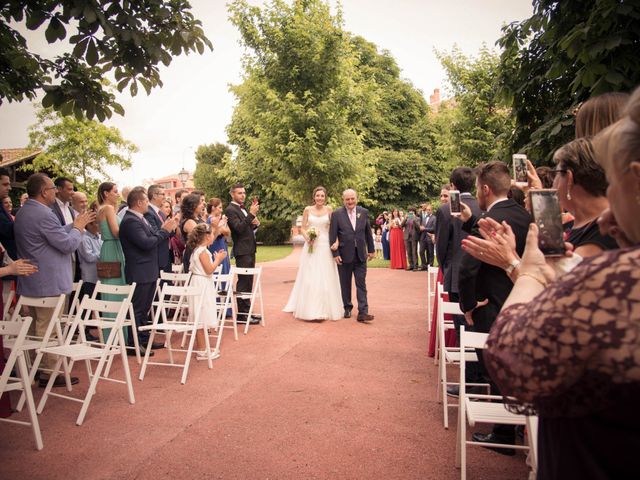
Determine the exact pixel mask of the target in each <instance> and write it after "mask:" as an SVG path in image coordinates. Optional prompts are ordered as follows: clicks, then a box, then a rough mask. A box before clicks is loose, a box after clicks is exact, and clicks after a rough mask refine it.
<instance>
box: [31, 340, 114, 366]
mask: <svg viewBox="0 0 640 480" xmlns="http://www.w3.org/2000/svg"><path fill="white" fill-rule="evenodd" d="M41 351H42V353H51V354H53V355H62V356H64V357H66V358H69V359H71V360H72V361H74V362H77V361H80V360H89V359H91V358H100V357H101V356H102V355H103V352H104V348H102V347H94V346H92V345H89V344H86V343H85V344H82V343H77V344H71V345H60V346H57V347H47V348H43V349H42V350H41ZM118 353H120V349H119V348H117V347H113V348H111V350H110V351H109V352H106V355H117V354H118Z"/></svg>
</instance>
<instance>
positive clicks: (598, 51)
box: [498, 0, 640, 162]
mask: <svg viewBox="0 0 640 480" xmlns="http://www.w3.org/2000/svg"><path fill="white" fill-rule="evenodd" d="M533 7H534V13H533V15H532V16H531V17H530V18H528V19H526V20H524V21H522V22H516V23H512V24H510V25H508V26H506V27H505V28H503V35H502V37H501V38H500V39H499V40H498V44H499V45H500V46H501V47H502V48H503V49H504V51H503V53H502V57H501V73H500V84H501V91H502V93H503V95H504V96H505V98H506V99H507V101H508V102H509V105H510V106H511V107H512V108H513V114H514V117H515V130H514V132H513V135H512V136H511V137H510V139H509V143H510V144H511V145H512V150H513V151H516V150H524V151H526V152H527V153H528V155H529V157H531V158H533V159H534V160H535V159H537V160H539V161H541V162H543V161H549V160H550V158H551V155H552V154H553V152H554V151H555V150H556V149H557V148H558V147H560V146H561V145H562V144H564V143H566V142H567V141H569V140H571V139H572V138H573V137H574V128H575V127H574V125H575V122H574V116H573V112H574V110H575V108H576V107H577V106H578V105H579V104H580V102H583V101H585V100H587V99H588V98H589V97H591V96H593V95H598V94H601V93H605V92H610V91H629V90H631V89H633V88H634V87H635V86H636V85H638V84H639V83H640V57H638V48H640V4H639V3H638V2H622V1H620V0H586V1H583V0H563V1H562V2H557V1H551V0H535V1H534V2H533Z"/></svg>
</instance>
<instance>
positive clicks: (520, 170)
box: [512, 153, 529, 187]
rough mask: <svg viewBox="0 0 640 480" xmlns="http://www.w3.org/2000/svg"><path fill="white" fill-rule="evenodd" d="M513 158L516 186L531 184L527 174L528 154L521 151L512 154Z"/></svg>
mask: <svg viewBox="0 0 640 480" xmlns="http://www.w3.org/2000/svg"><path fill="white" fill-rule="evenodd" d="M512 159H513V179H514V180H515V183H516V187H526V186H527V185H528V184H529V177H528V176H527V156H526V155H523V154H521V153H516V154H514V155H512Z"/></svg>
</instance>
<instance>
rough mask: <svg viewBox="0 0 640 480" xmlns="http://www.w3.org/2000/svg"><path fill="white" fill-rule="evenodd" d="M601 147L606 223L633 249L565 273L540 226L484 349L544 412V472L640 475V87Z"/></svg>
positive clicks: (505, 383)
mask: <svg viewBox="0 0 640 480" xmlns="http://www.w3.org/2000/svg"><path fill="white" fill-rule="evenodd" d="M594 147H595V159H596V161H597V162H598V163H599V164H600V165H602V167H603V168H604V170H605V172H606V175H607V178H608V180H609V188H608V190H607V198H608V200H609V204H610V208H609V210H608V211H607V215H606V216H605V217H603V220H602V228H603V229H605V231H607V232H608V233H609V234H610V235H611V236H613V237H615V238H616V240H617V241H618V244H620V245H621V246H623V247H624V248H622V249H618V250H612V251H608V252H604V253H602V254H600V255H597V256H594V257H591V258H588V259H586V260H584V261H583V262H582V263H580V264H579V265H578V266H577V267H575V269H573V270H572V271H571V272H569V273H567V274H565V275H563V276H562V277H561V278H559V279H557V278H556V275H555V270H554V269H553V268H551V267H550V265H549V264H548V263H547V262H546V259H545V257H544V256H543V254H542V253H541V252H540V250H539V249H538V242H537V235H538V230H537V228H536V226H535V225H532V226H531V227H530V229H529V235H528V237H527V246H526V250H525V252H524V255H523V258H522V263H521V265H520V275H519V276H518V277H517V279H516V281H515V285H514V287H513V290H512V291H511V294H510V295H509V298H508V299H507V301H506V302H505V305H504V308H503V310H502V312H501V313H500V315H499V316H498V318H497V320H496V322H495V324H494V325H493V328H492V330H491V333H490V335H489V339H488V342H487V347H488V348H487V350H486V351H485V354H484V359H485V362H486V365H487V369H488V370H489V372H490V374H491V376H492V378H493V379H494V381H495V382H496V383H497V384H498V385H499V386H500V389H501V391H502V393H503V394H504V395H510V396H513V397H515V398H516V400H517V401H518V402H519V403H520V404H522V405H524V406H525V407H530V408H531V409H534V410H535V412H536V413H537V414H538V418H539V432H538V435H539V441H538V478H539V479H544V480H550V479H566V478H640V466H639V464H638V463H636V462H634V461H631V460H630V459H633V458H634V455H635V454H636V452H637V448H638V447H640V443H639V442H640V440H639V439H640V437H639V436H638V429H639V428H640V425H639V421H638V413H637V398H638V396H639V395H640V373H639V372H640V361H639V360H638V354H637V352H638V351H640V332H639V327H638V326H639V325H640V315H639V313H638V312H640V269H638V264H639V263H640V248H639V246H640V218H639V217H638V207H639V202H638V199H640V156H639V152H640V91H639V90H636V91H635V92H634V94H633V95H632V97H631V99H630V100H629V104H628V107H627V110H626V114H625V115H624V116H623V117H622V119H621V120H619V121H618V122H616V123H615V124H614V125H613V126H611V127H609V128H607V129H605V130H604V131H602V132H601V133H600V134H599V135H598V136H597V137H596V138H595V139H594ZM514 408H515V407H514Z"/></svg>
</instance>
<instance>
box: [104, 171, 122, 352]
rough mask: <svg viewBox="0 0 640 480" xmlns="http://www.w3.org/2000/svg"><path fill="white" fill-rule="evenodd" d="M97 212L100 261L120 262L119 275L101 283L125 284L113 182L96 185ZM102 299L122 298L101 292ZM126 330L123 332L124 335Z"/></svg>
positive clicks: (116, 192) (115, 189)
mask: <svg viewBox="0 0 640 480" xmlns="http://www.w3.org/2000/svg"><path fill="white" fill-rule="evenodd" d="M97 200H98V213H97V215H96V220H97V222H98V225H100V233H101V234H102V242H103V243H102V248H101V249H100V261H101V262H120V277H117V278H99V279H98V280H100V282H101V283H103V284H107V285H126V284H127V282H126V280H125V278H124V253H122V245H120V240H119V238H118V234H119V233H120V218H119V217H118V215H116V213H117V210H116V209H117V208H118V205H119V203H120V193H119V192H118V186H117V185H116V184H115V183H113V182H103V183H101V184H100V186H99V187H98V195H97ZM101 298H102V299H103V300H111V301H114V300H122V299H123V296H122V295H108V294H102V295H101ZM109 331H110V330H109V329H104V330H103V335H104V339H105V340H106V339H107V337H108V336H109ZM127 333H128V332H126V333H125V335H126V334H127Z"/></svg>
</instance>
